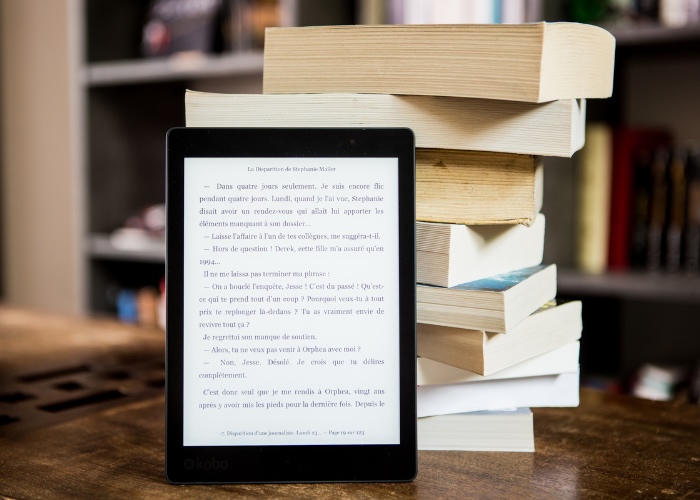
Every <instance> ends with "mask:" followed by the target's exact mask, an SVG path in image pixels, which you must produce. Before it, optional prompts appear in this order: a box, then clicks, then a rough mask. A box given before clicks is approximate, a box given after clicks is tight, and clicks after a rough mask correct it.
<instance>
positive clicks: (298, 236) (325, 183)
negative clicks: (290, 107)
mask: <svg viewBox="0 0 700 500" xmlns="http://www.w3.org/2000/svg"><path fill="white" fill-rule="evenodd" d="M184 186H185V193H184V196H185V207H184V208H185V224H184V236H185V246H184V270H185V271H184V342H185V344H184V401H183V405H184V421H183V426H184V429H183V431H184V445H185V446H201V445H287V444H294V445H308V444H347V443H352V444H397V443H398V442H399V433H398V430H399V392H398V390H399V320H398V319H399V302H398V297H399V277H398V259H399V237H398V225H397V223H396V221H397V220H398V158H185V183H184ZM234 415H235V420H234V419H232V416H234ZM319 417H323V418H319Z"/></svg>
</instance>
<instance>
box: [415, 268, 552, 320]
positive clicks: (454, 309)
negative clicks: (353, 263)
mask: <svg viewBox="0 0 700 500" xmlns="http://www.w3.org/2000/svg"><path fill="white" fill-rule="evenodd" d="M416 293H417V301H418V323H424V324H429V325H442V326H451V327H454V328H468V329H472V330H485V331H487V332H497V333H505V332H507V331H509V330H510V329H512V328H513V327H515V325H517V324H518V323H520V322H521V321H523V320H524V319H525V318H527V317H528V316H529V315H530V314H532V313H534V312H535V311H536V310H537V309H539V308H540V307H542V306H543V305H544V304H545V303H547V302H548V301H550V300H553V299H554V298H555V297H556V294H557V267H556V264H549V265H539V266H533V267H528V268H525V269H518V270H515V271H512V272H509V273H502V274H497V275H494V276H489V277H488V278H483V279H480V280H475V281H470V282H469V283H462V284H461V285H457V286H453V287H449V288H446V287H439V286H432V285H423V284H418V285H417V287H416Z"/></svg>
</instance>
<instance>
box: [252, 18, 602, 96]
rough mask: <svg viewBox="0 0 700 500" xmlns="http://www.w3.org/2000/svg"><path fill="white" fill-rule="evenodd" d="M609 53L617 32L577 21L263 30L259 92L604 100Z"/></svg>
mask: <svg viewBox="0 0 700 500" xmlns="http://www.w3.org/2000/svg"><path fill="white" fill-rule="evenodd" d="M614 59H615V38H614V37H613V36H612V35H611V34H610V33H609V32H607V31H606V30H604V29H602V28H600V27H597V26H592V25H588V24H579V23H544V22H542V23H528V24H431V25H426V24H424V25H380V26H362V25H354V26H311V27H300V28H268V29H267V30H266V32H265V54H264V66H263V92H264V93H265V94H296V93H310V94H313V93H334V92H358V93H371V94H408V95H442V96H453V97H477V98H484V99H497V100H510V101H524V102H546V101H552V100H556V99H573V98H607V97H610V95H612V83H613V66H614Z"/></svg>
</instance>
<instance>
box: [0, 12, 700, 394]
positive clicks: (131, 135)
mask: <svg viewBox="0 0 700 500" xmlns="http://www.w3.org/2000/svg"><path fill="white" fill-rule="evenodd" d="M543 20H544V21H550V22H555V21H576V22H582V23H590V24H597V25H600V26H602V27H604V28H605V29H608V30H609V31H610V32H611V33H612V34H613V35H614V36H615V37H616V39H617V49H616V63H615V81H614V92H613V96H612V98H610V99H604V100H589V101H588V102H587V123H588V130H587V140H586V146H585V147H584V148H583V149H582V150H581V151H579V152H577V153H576V154H575V155H574V156H573V157H572V158H553V157H548V158H545V163H544V164H545V176H544V179H545V181H544V183H545V194H544V207H543V212H544V213H545V215H546V217H547V235H546V239H545V261H546V263H556V264H557V265H558V268H559V292H558V295H559V296H560V297H562V298H566V297H568V298H576V299H581V300H582V301H583V311H584V332H583V336H582V343H581V377H582V383H584V384H587V385H592V386H595V387H600V388H603V389H605V390H610V391H617V392H632V393H635V392H636V393H638V394H639V395H643V394H644V391H643V390H641V391H640V390H639V387H645V386H646V387H651V388H653V390H654V391H657V392H654V394H655V397H656V398H658V399H664V398H665V399H676V400H679V401H684V400H688V399H690V396H689V392H688V387H690V381H691V380H692V377H694V376H695V377H697V373H698V360H699V359H700V327H699V326H698V325H700V277H698V268H699V262H700V153H699V151H700V150H699V149H698V142H697V141H698V140H700V24H699V23H700V0H637V1H633V0H607V1H603V0H590V1H585V0H568V1H564V0H561V1H554V0H547V1H545V0H476V1H470V2H462V1H459V0H441V1H429V0H333V1H327V0H155V1H151V0H148V1H147V0H119V1H113V0H112V1H110V0H22V1H19V0H0V50H1V51H2V52H1V57H0V97H1V99H0V117H1V120H0V153H1V154H0V169H1V173H2V175H1V177H0V202H1V204H0V228H1V232H0V238H1V245H0V252H1V258H2V259H1V261H0V262H1V265H0V295H1V296H2V301H3V302H4V303H6V304H9V305H17V306H22V307H29V308H36V309H42V310H49V311H55V312H62V313H68V314H76V315H82V314H89V315H97V316H105V315H106V316H112V317H117V318H119V319H120V320H122V321H127V322H140V323H144V324H149V325H152V326H156V327H162V299H163V294H164V292H165V290H164V281H163V275H164V264H165V246H164V242H163V228H164V212H163V203H164V200H165V193H164V138H165V133H166V131H167V130H168V129H169V128H171V127H174V126H183V125H184V124H185V123H184V91H185V89H193V90H201V91H210V92H226V93H259V92H261V90H262V66H263V56H262V54H263V52H262V50H263V42H264V28H265V27H266V26H305V25H320V24H384V23H393V24H402V23H404V24H409V23H413V24H415V23H522V22H538V21H543ZM340 53H341V52H339V54H340ZM694 374H695V375H694ZM650 390H651V389H650ZM652 392H653V391H652Z"/></svg>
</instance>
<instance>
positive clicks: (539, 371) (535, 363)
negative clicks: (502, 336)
mask: <svg viewBox="0 0 700 500" xmlns="http://www.w3.org/2000/svg"><path fill="white" fill-rule="evenodd" d="M580 350H581V343H580V342H579V341H578V340H576V341H574V342H569V343H568V344H566V345H563V346H562V347H558V348H556V349H553V350H551V351H548V352H545V353H544V354H540V355H538V356H535V357H533V358H530V359H526V360H525V361H521V362H520V363H516V364H514V365H513V366H509V367H508V368H504V369H503V370H499V371H497V372H494V373H492V374H490V375H479V374H477V373H474V372H470V371H468V370H462V369H461V368H456V367H454V366H450V365H447V364H445V363H440V362H439V361H434V360H432V359H428V358H421V357H419V358H417V359H416V375H417V382H418V385H434V384H456V383H459V382H481V381H484V380H496V379H501V378H521V377H537V376H540V375H557V374H559V373H575V372H577V371H578V370H579V367H580V364H579V355H580Z"/></svg>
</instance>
